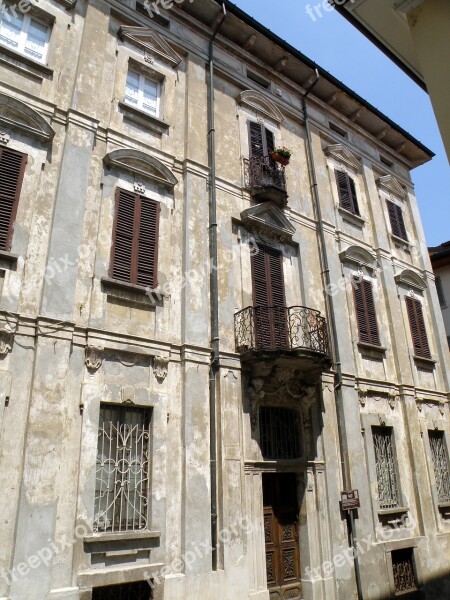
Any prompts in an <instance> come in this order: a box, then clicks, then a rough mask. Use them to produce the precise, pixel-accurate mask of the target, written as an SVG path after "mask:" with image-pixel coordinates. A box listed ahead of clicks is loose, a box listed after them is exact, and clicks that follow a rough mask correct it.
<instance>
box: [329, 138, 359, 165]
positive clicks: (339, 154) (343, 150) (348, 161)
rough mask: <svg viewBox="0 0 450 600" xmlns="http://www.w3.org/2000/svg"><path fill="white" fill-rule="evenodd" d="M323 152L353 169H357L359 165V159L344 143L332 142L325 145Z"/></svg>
mask: <svg viewBox="0 0 450 600" xmlns="http://www.w3.org/2000/svg"><path fill="white" fill-rule="evenodd" d="M324 152H325V154H326V155H327V156H329V157H330V158H333V159H334V160H335V161H336V162H338V163H341V164H344V165H346V166H347V167H350V168H351V169H354V170H355V171H359V169H360V167H361V163H360V159H359V158H358V157H357V156H356V155H355V154H353V152H351V151H350V150H349V149H348V148H347V147H346V146H344V144H332V145H331V146H327V147H326V148H325V150H324Z"/></svg>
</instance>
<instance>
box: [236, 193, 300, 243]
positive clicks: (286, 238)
mask: <svg viewBox="0 0 450 600" xmlns="http://www.w3.org/2000/svg"><path fill="white" fill-rule="evenodd" d="M241 219H242V221H243V223H244V225H245V227H246V228H247V230H248V231H250V232H251V233H252V234H253V235H254V236H255V239H256V242H262V243H263V244H269V245H273V244H274V243H285V242H290V241H291V240H292V236H293V235H294V233H295V227H294V226H293V225H292V223H291V222H290V221H289V219H288V218H287V217H286V216H285V214H284V213H283V211H282V210H281V209H280V208H278V207H277V206H275V205H274V204H273V203H272V202H263V203H261V204H258V205H256V206H252V207H251V208H247V209H245V210H244V211H242V212H241Z"/></svg>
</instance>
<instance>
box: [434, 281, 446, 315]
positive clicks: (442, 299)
mask: <svg viewBox="0 0 450 600" xmlns="http://www.w3.org/2000/svg"><path fill="white" fill-rule="evenodd" d="M435 284H436V291H437V295H438V298H439V304H440V305H441V308H447V302H446V300H445V294H444V286H443V285H442V279H441V278H440V277H439V276H437V277H436V279H435Z"/></svg>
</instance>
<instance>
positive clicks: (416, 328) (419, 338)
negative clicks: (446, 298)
mask: <svg viewBox="0 0 450 600" xmlns="http://www.w3.org/2000/svg"><path fill="white" fill-rule="evenodd" d="M405 300H406V310H407V312H408V319H409V325H410V328H411V336H412V339H413V344H414V353H415V354H416V355H417V356H421V357H422V358H431V352H430V346H429V344H428V337H427V331H426V329H425V321H424V318H423V311H422V304H421V302H419V300H416V299H415V298H410V297H409V296H405Z"/></svg>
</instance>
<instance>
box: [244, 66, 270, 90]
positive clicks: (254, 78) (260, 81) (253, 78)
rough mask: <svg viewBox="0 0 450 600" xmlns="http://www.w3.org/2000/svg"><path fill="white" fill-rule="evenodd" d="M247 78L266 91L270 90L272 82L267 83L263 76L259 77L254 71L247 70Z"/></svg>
mask: <svg viewBox="0 0 450 600" xmlns="http://www.w3.org/2000/svg"><path fill="white" fill-rule="evenodd" d="M247 77H248V78H249V79H251V81H254V82H255V83H257V84H258V85H260V86H261V87H263V88H265V89H268V88H270V81H267V79H264V77H261V75H258V73H255V72H254V71H250V70H249V69H247Z"/></svg>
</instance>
